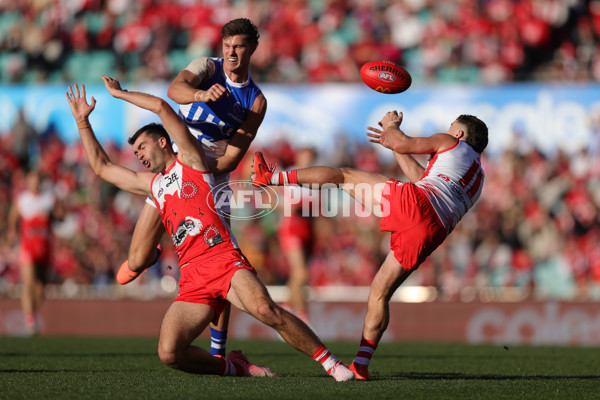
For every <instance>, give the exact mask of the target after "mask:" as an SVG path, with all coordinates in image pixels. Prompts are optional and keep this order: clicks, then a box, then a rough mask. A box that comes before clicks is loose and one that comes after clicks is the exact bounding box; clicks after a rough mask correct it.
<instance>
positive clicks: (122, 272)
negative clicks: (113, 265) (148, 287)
mask: <svg viewBox="0 0 600 400" xmlns="http://www.w3.org/2000/svg"><path fill="white" fill-rule="evenodd" d="M161 253H162V246H161V245H160V244H159V245H158V246H157V247H156V259H155V260H154V262H153V263H152V264H151V265H148V266H147V267H146V268H149V267H151V266H152V265H154V264H156V261H158V257H160V254H161ZM146 268H144V270H143V271H140V272H135V271H132V270H130V269H129V260H125V261H124V262H123V264H121V268H119V272H117V283H118V284H119V285H125V284H127V283H129V282H131V281H133V280H135V278H137V277H138V276H140V275H141V274H142V272H144V271H145V270H146Z"/></svg>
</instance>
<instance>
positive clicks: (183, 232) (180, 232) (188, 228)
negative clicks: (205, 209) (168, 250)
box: [171, 217, 203, 247]
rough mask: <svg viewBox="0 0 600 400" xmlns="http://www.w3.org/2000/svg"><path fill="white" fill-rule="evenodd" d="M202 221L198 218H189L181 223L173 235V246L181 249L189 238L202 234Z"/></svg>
mask: <svg viewBox="0 0 600 400" xmlns="http://www.w3.org/2000/svg"><path fill="white" fill-rule="evenodd" d="M202 227H203V225H202V221H200V220H199V219H197V218H192V217H187V218H186V219H184V220H183V221H181V222H180V223H179V225H178V226H177V229H176V230H175V232H173V233H172V234H171V239H173V244H174V245H175V247H179V246H181V245H182V244H183V242H185V239H186V238H187V237H188V236H197V235H200V233H201V232H202Z"/></svg>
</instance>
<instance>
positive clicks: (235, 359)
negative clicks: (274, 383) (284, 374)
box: [227, 350, 279, 377]
mask: <svg viewBox="0 0 600 400" xmlns="http://www.w3.org/2000/svg"><path fill="white" fill-rule="evenodd" d="M227 361H229V362H231V363H233V364H235V366H236V368H238V369H239V370H242V371H243V372H244V375H243V376H266V377H278V376H279V375H277V373H275V372H273V371H271V369H270V368H267V367H259V366H258V365H254V364H252V363H251V362H250V360H248V357H246V356H245V355H244V353H242V352H241V351H240V350H234V351H232V352H230V353H229V355H228V356H227Z"/></svg>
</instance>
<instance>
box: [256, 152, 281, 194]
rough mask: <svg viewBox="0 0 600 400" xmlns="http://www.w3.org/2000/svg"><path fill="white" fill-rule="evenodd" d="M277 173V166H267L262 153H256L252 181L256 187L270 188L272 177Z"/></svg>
mask: <svg viewBox="0 0 600 400" xmlns="http://www.w3.org/2000/svg"><path fill="white" fill-rule="evenodd" d="M274 171H275V164H271V165H267V162H266V161H265V158H264V157H263V155H262V153H261V152H260V151H257V152H256V153H254V163H253V164H252V175H251V176H250V179H251V180H252V184H253V185H254V186H268V185H270V184H271V177H272V176H273V172H274Z"/></svg>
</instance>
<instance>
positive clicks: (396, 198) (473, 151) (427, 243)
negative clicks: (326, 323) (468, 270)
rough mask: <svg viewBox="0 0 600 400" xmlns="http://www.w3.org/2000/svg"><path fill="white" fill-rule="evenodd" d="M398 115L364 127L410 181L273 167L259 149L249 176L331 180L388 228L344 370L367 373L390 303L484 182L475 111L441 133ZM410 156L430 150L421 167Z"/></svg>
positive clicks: (270, 181) (313, 182) (258, 181)
mask: <svg viewBox="0 0 600 400" xmlns="http://www.w3.org/2000/svg"><path fill="white" fill-rule="evenodd" d="M402 117H403V116H402V113H399V114H398V113H397V112H396V111H391V112H388V113H387V114H386V115H385V116H384V117H383V118H382V119H381V121H380V122H379V126H380V128H374V127H369V130H370V132H368V133H367V135H368V136H369V137H370V139H369V141H371V142H373V143H378V144H380V145H382V146H384V147H387V148H389V149H391V150H393V152H394V155H395V157H396V160H397V162H398V164H399V165H400V167H401V168H402V170H403V171H404V173H405V175H406V176H407V177H408V179H409V180H410V182H406V183H405V182H400V181H397V180H394V179H389V178H387V177H386V176H383V175H380V174H375V173H370V172H364V171H359V170H356V169H350V168H330V167H314V168H307V169H299V170H290V171H285V172H280V173H274V172H273V169H270V168H269V167H268V165H267V163H266V162H265V160H264V158H263V156H262V154H261V153H256V155H255V157H254V167H253V168H254V173H253V175H252V181H253V183H254V184H255V185H257V186H263V185H310V187H315V188H316V187H320V186H322V185H324V184H336V185H338V186H339V187H340V188H341V189H343V190H344V191H346V192H348V193H349V194H350V195H351V196H353V197H354V198H355V199H356V200H357V201H358V202H360V203H361V204H362V205H364V206H365V207H366V208H367V209H369V210H370V211H371V212H373V213H374V214H375V215H378V216H381V230H382V231H388V232H391V233H392V235H391V239H390V240H391V250H390V252H389V254H388V256H387V258H386V259H385V261H384V262H383V265H382V266H381V268H380V269H379V270H378V272H377V274H376V275H375V277H374V278H373V282H372V283H371V288H370V292H369V298H368V303H367V314H366V316H365V320H364V326H363V332H362V339H361V342H360V346H359V350H358V353H357V355H356V357H355V358H354V361H353V362H352V364H350V369H352V371H354V373H355V374H356V379H361V380H368V379H369V370H368V367H369V363H370V361H371V357H372V356H373V353H374V351H375V349H376V348H377V344H378V343H379V341H380V340H381V337H382V335H383V333H384V332H385V330H386V328H387V326H388V323H389V318H390V316H389V301H390V298H391V297H392V295H393V294H394V292H395V291H396V289H397V288H398V287H399V286H400V285H401V284H402V283H403V282H404V281H405V280H406V278H408V276H409V275H410V274H411V273H412V272H413V271H415V270H416V269H417V268H418V267H419V265H421V263H423V261H424V260H425V259H426V258H427V257H428V256H429V255H430V254H431V253H432V252H433V251H434V250H435V249H436V248H437V247H438V246H439V245H440V244H441V243H442V242H443V241H444V240H445V239H446V237H447V236H448V235H449V234H450V232H452V230H453V229H454V227H455V226H456V224H457V223H458V221H460V219H461V218H462V217H463V216H464V215H465V214H466V213H467V211H468V210H469V209H470V208H471V207H472V206H473V205H474V204H475V202H476V201H477V199H478V198H479V195H480V194H481V188H482V186H483V180H484V173H483V170H482V168H481V160H480V157H481V153H482V152H483V150H484V149H485V148H486V146H487V143H488V129H487V126H486V125H485V123H483V122H482V121H481V120H480V119H478V118H477V117H474V116H472V115H461V116H459V117H458V118H457V119H456V120H455V121H454V122H453V123H452V125H450V129H449V130H448V131H447V132H446V133H438V134H435V135H432V136H429V137H410V136H407V135H405V134H404V132H403V131H402V130H400V124H401V122H402ZM411 154H431V158H430V159H429V163H428V165H427V168H426V169H425V168H423V167H422V166H421V165H420V164H419V163H418V162H417V161H416V160H415V159H414V158H413V157H412V156H411Z"/></svg>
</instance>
